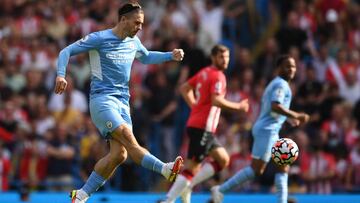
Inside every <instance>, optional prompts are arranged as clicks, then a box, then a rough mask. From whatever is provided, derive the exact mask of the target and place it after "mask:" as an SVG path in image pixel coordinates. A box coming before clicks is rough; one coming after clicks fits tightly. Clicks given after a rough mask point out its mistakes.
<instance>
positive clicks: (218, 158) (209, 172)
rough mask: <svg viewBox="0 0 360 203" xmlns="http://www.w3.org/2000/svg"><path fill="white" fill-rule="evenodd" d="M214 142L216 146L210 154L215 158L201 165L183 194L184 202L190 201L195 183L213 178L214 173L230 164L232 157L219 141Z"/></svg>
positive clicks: (188, 202)
mask: <svg viewBox="0 0 360 203" xmlns="http://www.w3.org/2000/svg"><path fill="white" fill-rule="evenodd" d="M214 143H216V144H213V146H214V147H213V148H212V149H211V150H210V153H209V156H210V157H212V158H213V160H212V161H206V162H205V163H204V164H203V165H202V166H201V169H200V171H199V172H197V173H196V175H195V176H194V178H193V179H192V181H191V183H190V185H189V186H188V187H186V188H185V189H184V190H183V192H182V194H181V200H182V202H183V203H190V199H191V192H192V188H193V187H194V186H195V185H197V184H199V183H201V182H203V181H205V180H207V179H209V178H211V177H212V176H213V175H214V174H216V173H218V172H220V171H221V170H222V169H224V168H225V167H227V166H228V165H229V162H230V157H229V154H228V153H227V152H226V150H225V148H224V147H221V146H220V145H219V144H218V143H217V142H214Z"/></svg>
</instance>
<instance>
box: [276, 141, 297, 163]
mask: <svg viewBox="0 0 360 203" xmlns="http://www.w3.org/2000/svg"><path fill="white" fill-rule="evenodd" d="M298 156H299V148H298V146H297V144H296V143H295V142H294V141H293V140H292V139H289V138H281V139H279V140H277V141H276V142H275V144H274V145H273V147H272V148H271V158H272V160H273V161H274V162H275V163H276V164H277V165H279V166H284V165H290V164H292V163H294V161H295V160H296V159H297V158H298Z"/></svg>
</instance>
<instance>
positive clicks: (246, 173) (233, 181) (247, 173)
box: [219, 166, 255, 193]
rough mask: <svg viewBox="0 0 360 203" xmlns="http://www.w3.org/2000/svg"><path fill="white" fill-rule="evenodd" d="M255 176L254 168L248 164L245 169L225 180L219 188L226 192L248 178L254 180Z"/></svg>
mask: <svg viewBox="0 0 360 203" xmlns="http://www.w3.org/2000/svg"><path fill="white" fill-rule="evenodd" d="M254 178H255V173H254V170H253V169H252V168H251V167H250V166H247V167H245V168H244V169H242V170H240V171H239V172H237V173H236V174H235V175H234V176H232V177H231V178H230V179H229V180H227V181H226V182H224V183H223V184H222V185H220V188H219V190H220V192H222V193H225V192H227V191H229V190H231V189H232V188H234V187H235V186H237V185H241V184H243V183H244V182H246V181H248V180H252V179H254Z"/></svg>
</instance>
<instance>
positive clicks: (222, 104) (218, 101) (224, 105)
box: [211, 94, 249, 112]
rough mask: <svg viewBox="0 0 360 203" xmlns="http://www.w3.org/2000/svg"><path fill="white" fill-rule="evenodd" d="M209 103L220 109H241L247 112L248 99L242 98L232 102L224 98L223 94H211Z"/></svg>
mask: <svg viewBox="0 0 360 203" xmlns="http://www.w3.org/2000/svg"><path fill="white" fill-rule="evenodd" d="M211 103H212V105H213V106H217V107H219V108H221V109H225V110H230V111H243V112H247V111H248V110H249V100H248V99H244V100H241V101H240V102H232V101H229V100H227V99H225V98H224V95H219V94H212V95H211Z"/></svg>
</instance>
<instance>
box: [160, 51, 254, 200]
mask: <svg viewBox="0 0 360 203" xmlns="http://www.w3.org/2000/svg"><path fill="white" fill-rule="evenodd" d="M229 60H230V53H229V49H228V48H227V47H225V46H223V45H216V46H214V47H213V48H212V50H211V61H212V64H211V65H210V66H208V67H205V68H203V69H201V70H200V71H199V72H198V73H197V74H196V75H194V76H193V77H192V78H190V79H189V80H188V81H187V82H185V84H183V85H182V86H181V94H182V96H183V97H184V99H185V101H186V102H187V104H188V105H189V106H190V108H191V113H190V117H189V118H188V121H187V128H186V132H187V135H188V137H189V150H188V155H187V159H186V161H185V167H184V170H183V171H182V172H181V174H179V175H178V177H177V179H176V181H175V183H174V184H173V185H172V187H171V189H170V190H169V192H168V193H167V195H166V200H164V201H162V202H174V201H175V200H176V198H177V197H178V196H180V195H181V198H182V201H183V202H190V195H191V189H192V187H193V186H195V185H196V184H198V183H200V182H202V181H204V180H206V179H208V178H210V177H212V176H213V175H214V174H215V173H217V172H219V171H221V170H222V169H223V168H225V167H226V166H227V165H228V164H229V155H228V153H227V152H226V150H225V149H224V147H222V146H221V144H220V143H219V142H218V141H217V139H216V137H215V136H214V133H215V132H216V128H217V125H218V122H219V117H220V112H221V109H226V110H234V111H238V112H247V111H248V109H249V104H248V100H247V99H246V100H243V101H241V102H231V101H228V100H226V99H225V98H224V97H225V93H226V78H225V75H224V73H223V71H224V70H226V69H227V67H228V64H229ZM207 156H210V157H212V158H213V160H214V161H212V162H205V163H204V164H203V165H201V162H202V161H203V160H204V159H205V158H206V157H207Z"/></svg>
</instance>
